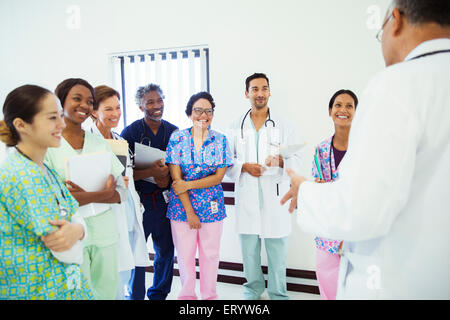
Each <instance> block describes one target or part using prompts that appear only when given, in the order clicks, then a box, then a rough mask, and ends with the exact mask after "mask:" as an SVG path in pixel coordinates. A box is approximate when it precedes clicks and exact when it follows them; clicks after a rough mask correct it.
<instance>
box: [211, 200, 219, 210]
mask: <svg viewBox="0 0 450 320" xmlns="http://www.w3.org/2000/svg"><path fill="white" fill-rule="evenodd" d="M217 212H219V206H218V205H217V201H211V213H217Z"/></svg>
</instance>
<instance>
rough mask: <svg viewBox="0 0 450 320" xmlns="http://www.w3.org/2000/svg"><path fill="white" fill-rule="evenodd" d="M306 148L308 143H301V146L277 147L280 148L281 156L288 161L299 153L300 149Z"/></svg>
mask: <svg viewBox="0 0 450 320" xmlns="http://www.w3.org/2000/svg"><path fill="white" fill-rule="evenodd" d="M305 146H306V143H300V144H291V145H288V146H283V145H279V146H278V145H277V147H278V148H279V152H280V153H279V154H280V155H281V156H282V157H283V158H284V159H288V158H290V157H292V156H293V155H294V154H295V153H296V152H297V151H299V150H300V149H302V148H304V147H305Z"/></svg>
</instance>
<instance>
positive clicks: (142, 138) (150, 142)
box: [139, 118, 167, 147]
mask: <svg viewBox="0 0 450 320" xmlns="http://www.w3.org/2000/svg"><path fill="white" fill-rule="evenodd" d="M161 125H162V126H163V131H164V136H163V146H164V145H165V143H166V135H167V133H166V127H165V126H164V122H163V121H162V120H161ZM145 127H146V125H145V121H144V118H142V133H141V137H140V139H139V143H140V144H143V145H145V143H144V142H145V140H147V142H148V146H149V147H151V146H152V140H151V139H150V137H149V136H148V135H147V134H145ZM149 130H151V129H149Z"/></svg>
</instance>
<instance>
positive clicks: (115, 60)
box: [110, 46, 209, 132]
mask: <svg viewBox="0 0 450 320" xmlns="http://www.w3.org/2000/svg"><path fill="white" fill-rule="evenodd" d="M110 63H111V70H112V82H113V86H114V88H115V89H116V90H118V91H119V92H121V95H122V97H121V98H122V99H121V103H122V107H123V108H122V110H123V112H122V121H121V124H120V125H119V127H118V128H117V129H118V132H121V131H122V129H123V128H124V127H125V126H127V125H129V124H131V123H132V122H133V121H135V120H137V119H140V118H142V117H143V113H142V111H141V110H140V109H139V106H138V105H137V104H136V102H135V95H136V90H137V88H138V87H140V86H144V85H147V84H149V83H155V84H158V85H159V86H160V87H161V89H162V90H163V92H164V96H165V99H164V116H163V119H165V120H167V121H169V122H171V123H173V124H175V125H177V126H178V127H179V128H186V127H188V126H190V124H191V123H190V120H189V119H188V118H187V116H186V114H185V112H184V110H185V108H186V104H187V102H188V100H189V98H190V96H191V95H193V94H194V93H197V92H200V91H208V92H209V49H208V47H207V46H194V47H184V48H170V49H158V50H148V51H136V52H124V53H118V54H111V55H110Z"/></svg>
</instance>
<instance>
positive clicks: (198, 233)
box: [170, 220, 223, 300]
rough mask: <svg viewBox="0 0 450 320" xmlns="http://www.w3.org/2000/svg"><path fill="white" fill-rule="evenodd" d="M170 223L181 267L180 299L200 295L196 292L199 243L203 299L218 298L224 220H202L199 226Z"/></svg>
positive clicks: (192, 298) (172, 221)
mask: <svg viewBox="0 0 450 320" xmlns="http://www.w3.org/2000/svg"><path fill="white" fill-rule="evenodd" d="M170 227H171V228H172V238H173V243H174V245H175V249H176V251H177V260H178V269H179V270H180V280H181V292H180V293H179V295H178V299H180V300H196V299H197V295H196V293H195V279H196V271H195V256H196V252H197V246H198V260H199V266H200V293H201V296H202V299H204V300H213V299H217V297H218V296H217V293H216V284H217V272H218V268H219V248H220V238H221V236H222V227H223V220H222V221H218V222H211V223H202V227H201V228H200V229H190V228H189V223H187V222H181V221H174V220H170Z"/></svg>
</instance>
